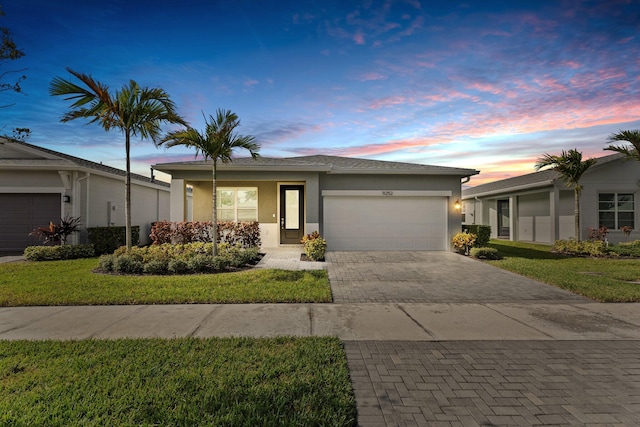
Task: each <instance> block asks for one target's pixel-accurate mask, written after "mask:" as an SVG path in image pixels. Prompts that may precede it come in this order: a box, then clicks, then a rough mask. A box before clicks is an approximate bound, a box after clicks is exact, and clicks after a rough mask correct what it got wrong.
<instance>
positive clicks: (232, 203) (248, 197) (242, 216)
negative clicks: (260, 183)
mask: <svg viewBox="0 0 640 427" xmlns="http://www.w3.org/2000/svg"><path fill="white" fill-rule="evenodd" d="M216 195H217V208H218V222H222V221H234V222H250V221H257V220H258V189H257V188H256V187H244V188H230V187H220V188H218V189H217V191H216Z"/></svg>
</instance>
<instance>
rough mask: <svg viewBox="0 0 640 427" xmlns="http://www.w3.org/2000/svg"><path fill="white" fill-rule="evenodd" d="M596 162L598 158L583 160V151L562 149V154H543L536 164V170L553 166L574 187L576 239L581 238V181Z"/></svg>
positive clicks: (568, 184)
mask: <svg viewBox="0 0 640 427" xmlns="http://www.w3.org/2000/svg"><path fill="white" fill-rule="evenodd" d="M595 163H596V159H587V160H584V161H583V160H582V153H581V152H580V151H578V150H577V149H575V148H574V149H573V150H569V151H562V154H561V155H560V156H552V155H551V154H547V153H545V154H543V155H542V157H540V158H539V159H538V161H537V162H536V164H535V168H536V170H540V169H542V168H545V167H548V166H551V169H553V170H555V171H556V172H559V173H560V175H561V176H562V179H563V180H564V182H565V183H566V184H567V186H569V187H571V188H573V192H574V194H575V204H574V217H575V234H576V239H578V240H580V191H582V186H581V185H580V183H579V181H580V178H581V177H582V175H583V174H584V173H585V172H586V171H587V169H589V168H590V167H591V166H593V165H594V164H595Z"/></svg>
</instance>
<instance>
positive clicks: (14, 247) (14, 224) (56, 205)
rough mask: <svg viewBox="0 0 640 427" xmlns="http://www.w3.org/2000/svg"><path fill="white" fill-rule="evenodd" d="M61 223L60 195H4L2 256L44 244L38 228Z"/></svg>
mask: <svg viewBox="0 0 640 427" xmlns="http://www.w3.org/2000/svg"><path fill="white" fill-rule="evenodd" d="M49 221H53V222H54V223H58V222H59V221H60V194H59V193H55V194H13V193H12V194H7V193H3V194H0V255H1V254H3V253H4V254H6V253H22V251H23V250H24V248H26V247H27V246H30V245H38V244H42V242H41V241H40V240H38V238H37V237H34V236H29V233H31V232H32V231H33V229H34V228H38V227H46V226H47V225H49Z"/></svg>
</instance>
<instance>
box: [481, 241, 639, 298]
mask: <svg viewBox="0 0 640 427" xmlns="http://www.w3.org/2000/svg"><path fill="white" fill-rule="evenodd" d="M489 246H490V247H492V248H496V249H497V250H498V252H499V253H500V254H501V255H502V256H503V257H504V259H502V260H500V261H489V264H492V265H495V266H496V267H500V268H502V269H505V270H509V271H512V272H514V273H517V274H520V275H523V276H527V277H530V278H532V279H536V280H539V281H541V282H544V283H548V284H550V285H553V286H557V287H559V288H562V289H566V290H568V291H571V292H574V293H576V294H579V295H583V296H585V297H588V298H591V299H593V300H596V301H600V302H640V284H637V283H630V282H634V281H640V260H638V259H615V258H589V257H566V256H563V255H559V254H555V253H552V252H551V246H549V245H540V244H533V243H522V242H510V241H503V240H491V242H490V243H489Z"/></svg>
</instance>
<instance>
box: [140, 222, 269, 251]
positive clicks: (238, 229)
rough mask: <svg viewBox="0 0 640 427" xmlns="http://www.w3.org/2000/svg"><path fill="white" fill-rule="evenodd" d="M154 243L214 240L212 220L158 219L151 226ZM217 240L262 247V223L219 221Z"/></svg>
mask: <svg viewBox="0 0 640 427" xmlns="http://www.w3.org/2000/svg"><path fill="white" fill-rule="evenodd" d="M149 237H151V240H152V241H153V244H154V245H161V244H163V243H178V244H184V243H194V242H212V241H213V223H212V222H211V221H190V222H170V221H158V222H155V223H153V224H152V226H151V235H150V236H149ZM216 241H217V242H219V243H229V244H231V245H237V244H239V245H240V246H242V247H243V248H254V247H260V243H261V242H260V224H259V223H258V222H257V221H253V222H231V221H229V222H219V223H218V235H217V239H216Z"/></svg>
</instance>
